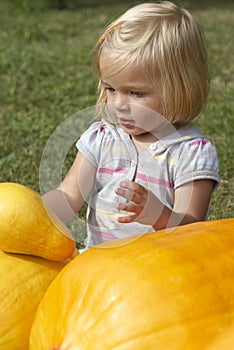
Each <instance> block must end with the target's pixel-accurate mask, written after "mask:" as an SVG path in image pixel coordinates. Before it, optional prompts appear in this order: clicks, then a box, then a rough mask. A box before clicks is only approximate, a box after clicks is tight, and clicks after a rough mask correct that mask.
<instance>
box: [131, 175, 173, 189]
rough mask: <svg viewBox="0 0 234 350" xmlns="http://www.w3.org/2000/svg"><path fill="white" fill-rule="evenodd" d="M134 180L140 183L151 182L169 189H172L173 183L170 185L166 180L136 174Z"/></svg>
mask: <svg viewBox="0 0 234 350" xmlns="http://www.w3.org/2000/svg"><path fill="white" fill-rule="evenodd" d="M136 178H137V179H140V180H142V181H145V182H152V183H154V184H157V185H163V186H166V187H169V188H173V187H174V185H173V183H171V182H169V181H166V180H163V179H156V178H155V177H152V176H147V175H144V174H139V173H137V174H136Z"/></svg>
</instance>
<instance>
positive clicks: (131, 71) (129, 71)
mask: <svg viewBox="0 0 234 350" xmlns="http://www.w3.org/2000/svg"><path fill="white" fill-rule="evenodd" d="M99 64H100V72H101V74H100V75H101V76H100V79H101V81H102V84H103V86H104V89H105V90H106V96H107V108H108V112H109V113H110V115H111V116H112V118H114V119H115V120H116V122H117V123H118V124H119V125H120V127H121V128H122V129H123V130H124V131H125V132H126V133H128V134H129V135H132V136H140V135H145V134H149V133H154V131H155V130H156V129H157V128H158V127H159V125H161V123H162V119H164V118H163V116H162V115H161V113H162V86H161V81H160V79H159V78H158V79H156V80H155V81H154V85H153V86H152V83H150V82H149V81H148V80H147V79H146V78H145V77H144V76H143V74H142V72H141V71H140V69H139V68H134V67H132V66H131V67H128V66H125V67H124V68H123V69H118V66H116V64H115V62H114V58H113V57H112V56H111V52H110V51H108V50H105V51H104V52H102V53H101V55H100V61H99ZM118 65H119V63H118ZM115 69H116V71H115V72H114V73H113V70H115Z"/></svg>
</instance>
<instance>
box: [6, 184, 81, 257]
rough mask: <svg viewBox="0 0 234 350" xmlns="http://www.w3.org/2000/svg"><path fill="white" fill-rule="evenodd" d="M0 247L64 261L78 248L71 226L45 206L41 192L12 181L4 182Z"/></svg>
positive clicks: (9, 250) (7, 250)
mask: <svg viewBox="0 0 234 350" xmlns="http://www.w3.org/2000/svg"><path fill="white" fill-rule="evenodd" d="M0 250H3V251H5V252H12V253H22V254H29V255H36V256H40V257H43V258H45V259H48V260H54V261H62V260H65V259H67V258H69V257H70V256H71V255H72V254H73V252H74V250H75V241H74V239H73V237H72V236H71V234H70V232H69V230H68V229H67V227H66V226H65V225H64V224H63V223H62V222H61V221H60V220H59V219H58V218H57V217H56V216H55V215H54V214H53V213H52V212H51V211H50V210H49V209H48V208H46V207H45V206H44V204H43V201H42V199H41V197H40V196H39V194H38V193H36V192H35V191H34V190H32V189H31V188H29V187H27V186H24V185H21V184H18V183H12V182H3V183H0Z"/></svg>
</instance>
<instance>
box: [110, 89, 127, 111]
mask: <svg viewBox="0 0 234 350" xmlns="http://www.w3.org/2000/svg"><path fill="white" fill-rule="evenodd" d="M113 105H114V108H115V109H116V110H118V111H127V110H129V102H128V97H127V96H126V95H124V94H120V93H116V94H115V98H114V101H113Z"/></svg>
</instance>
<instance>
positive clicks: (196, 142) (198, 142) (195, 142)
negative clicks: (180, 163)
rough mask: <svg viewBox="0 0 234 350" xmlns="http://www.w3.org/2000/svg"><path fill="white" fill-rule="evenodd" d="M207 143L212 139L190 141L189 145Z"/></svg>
mask: <svg viewBox="0 0 234 350" xmlns="http://www.w3.org/2000/svg"><path fill="white" fill-rule="evenodd" d="M207 143H210V141H209V140H203V139H201V140H198V141H193V142H190V144H189V146H195V145H200V144H202V145H205V144H207Z"/></svg>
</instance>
